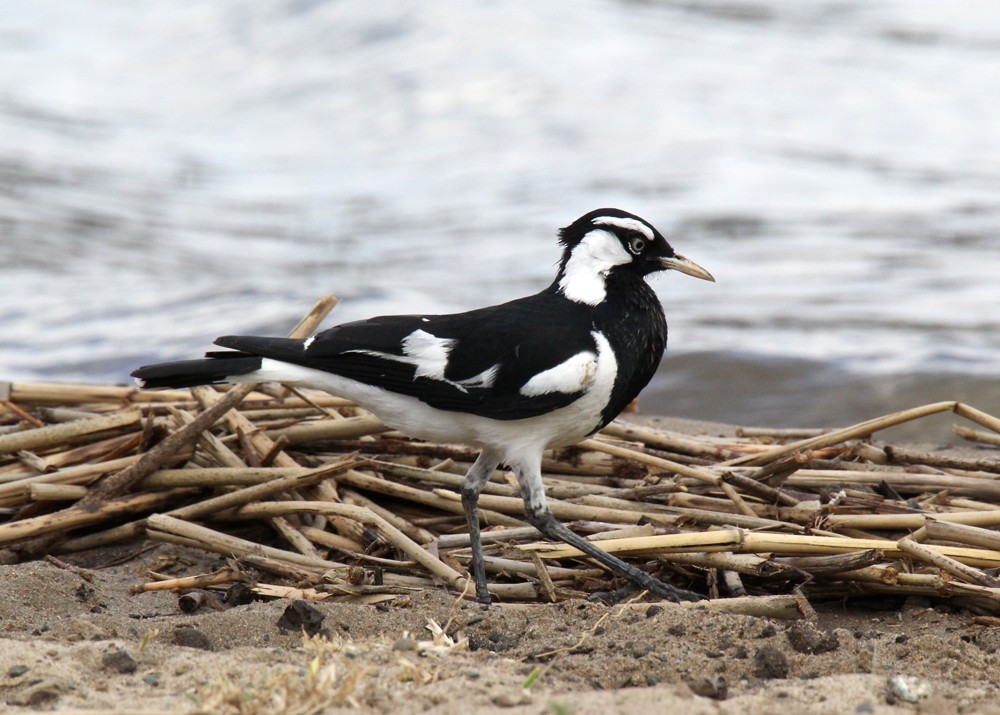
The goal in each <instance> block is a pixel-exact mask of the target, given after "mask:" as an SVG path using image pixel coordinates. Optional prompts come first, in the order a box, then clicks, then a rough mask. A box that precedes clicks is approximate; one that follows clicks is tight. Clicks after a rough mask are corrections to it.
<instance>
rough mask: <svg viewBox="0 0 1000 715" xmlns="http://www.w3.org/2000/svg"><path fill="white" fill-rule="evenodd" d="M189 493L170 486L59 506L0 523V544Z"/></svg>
mask: <svg viewBox="0 0 1000 715" xmlns="http://www.w3.org/2000/svg"><path fill="white" fill-rule="evenodd" d="M191 493H192V490H190V489H171V490H170V491H166V492H149V493H142V494H130V495H128V496H126V497H121V498H119V499H113V500H109V501H106V502H104V503H102V504H98V505H96V506H94V507H92V508H90V509H63V510H61V511H57V512H53V513H51V514H43V515H42V516H35V517H31V518H30V519H21V520H20V521H10V522H7V523H6V524H0V544H12V543H15V542H18V541H24V540H25V539H34V538H37V537H40V536H46V535H49V534H59V533H65V532H68V531H72V530H73V529H77V528H79V527H81V526H90V525H91V524H99V523H101V522H102V521H110V520H112V519H118V518H121V517H123V516H127V515H129V514H137V513H142V512H147V511H153V510H154V509H159V508H160V507H162V506H164V505H165V504H169V503H170V502H172V501H175V500H177V499H180V498H182V497H185V496H189V495H190V494H191Z"/></svg>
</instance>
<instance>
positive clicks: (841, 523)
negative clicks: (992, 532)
mask: <svg viewBox="0 0 1000 715" xmlns="http://www.w3.org/2000/svg"><path fill="white" fill-rule="evenodd" d="M932 518H933V519H937V520H939V521H948V522H952V523H955V524H967V525H969V526H998V525H1000V509H993V510H992V511H953V512H939V513H934V514H830V515H828V516H825V517H824V518H823V522H824V523H825V524H826V525H827V526H836V527H853V528H855V529H884V530H888V531H901V530H904V529H919V528H920V527H922V526H924V525H926V524H927V522H928V521H929V520H930V519H932Z"/></svg>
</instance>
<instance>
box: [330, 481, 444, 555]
mask: <svg viewBox="0 0 1000 715" xmlns="http://www.w3.org/2000/svg"><path fill="white" fill-rule="evenodd" d="M340 493H341V496H342V497H343V499H344V503H345V504H353V505H354V506H362V507H365V508H366V509H371V510H372V511H373V512H375V513H376V514H378V515H379V516H381V517H382V518H383V519H385V520H386V521H388V522H389V523H390V524H392V525H393V526H395V527H396V528H397V529H399V530H400V531H402V532H403V533H404V534H406V535H407V536H409V537H410V538H411V539H413V540H414V541H416V542H417V543H418V544H420V545H421V546H425V545H427V544H429V543H431V542H433V541H434V538H435V537H434V534H433V533H431V532H430V531H428V530H427V529H422V528H420V527H419V526H417V525H416V524H414V523H412V522H410V521H408V520H407V519H405V518H403V517H402V516H400V515H399V514H397V513H396V512H394V511H392V510H390V509H386V508H385V507H384V506H382V505H381V504H377V503H376V502H374V501H372V500H371V499H369V498H368V497H366V496H365V495H364V494H359V493H358V492H355V491H353V490H350V489H342V490H341V492H340Z"/></svg>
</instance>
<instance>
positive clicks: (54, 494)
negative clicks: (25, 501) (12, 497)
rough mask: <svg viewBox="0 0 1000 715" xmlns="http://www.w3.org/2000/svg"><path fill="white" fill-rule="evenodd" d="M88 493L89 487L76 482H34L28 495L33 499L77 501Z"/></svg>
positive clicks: (29, 488)
mask: <svg viewBox="0 0 1000 715" xmlns="http://www.w3.org/2000/svg"><path fill="white" fill-rule="evenodd" d="M86 493H87V487H81V486H78V485H75V484H45V483H39V484H32V485H30V486H29V487H28V497H29V498H30V499H31V500H32V501H76V500H77V499H79V498H81V497H83V496H84V495H85V494H86Z"/></svg>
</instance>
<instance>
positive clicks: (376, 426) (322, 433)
mask: <svg viewBox="0 0 1000 715" xmlns="http://www.w3.org/2000/svg"><path fill="white" fill-rule="evenodd" d="M388 429H389V428H388V427H386V426H385V425H384V424H382V420H380V419H379V418H378V417H375V416H374V415H366V416H364V417H346V418H344V419H340V420H330V419H326V420H312V421H309V422H301V423H299V424H297V425H293V426H291V427H283V428H281V429H273V430H268V431H267V433H266V434H267V436H268V437H270V438H271V439H273V440H277V439H280V438H282V437H284V438H285V439H286V440H287V444H289V445H292V446H295V445H299V444H306V443H311V442H324V441H335V440H343V439H357V438H358V437H366V436H368V435H371V434H377V433H379V432H385V431H386V430H388Z"/></svg>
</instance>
